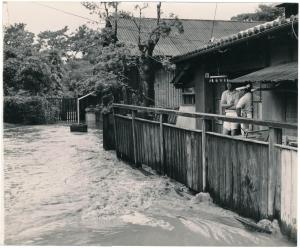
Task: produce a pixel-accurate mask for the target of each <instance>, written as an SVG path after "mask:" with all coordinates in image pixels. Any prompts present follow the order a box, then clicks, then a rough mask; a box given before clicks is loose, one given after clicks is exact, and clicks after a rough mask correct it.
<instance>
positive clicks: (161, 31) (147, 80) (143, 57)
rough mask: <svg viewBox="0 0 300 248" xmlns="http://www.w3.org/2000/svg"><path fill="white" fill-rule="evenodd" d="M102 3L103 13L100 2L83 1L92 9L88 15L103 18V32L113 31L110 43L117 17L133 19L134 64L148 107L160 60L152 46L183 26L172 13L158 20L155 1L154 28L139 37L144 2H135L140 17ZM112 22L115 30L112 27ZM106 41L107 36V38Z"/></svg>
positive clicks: (115, 34)
mask: <svg viewBox="0 0 300 248" xmlns="http://www.w3.org/2000/svg"><path fill="white" fill-rule="evenodd" d="M102 4H104V7H105V8H104V12H103V10H102V9H101V5H99V4H95V3H85V4H84V6H85V7H86V8H88V9H90V10H91V14H95V13H96V14H97V15H98V16H99V17H100V18H105V21H106V26H105V29H104V31H105V32H107V33H108V34H109V33H110V34H113V35H111V36H108V37H110V42H111V43H112V44H114V43H116V40H117V36H118V33H117V30H118V20H119V19H120V18H127V19H130V20H132V22H133V24H134V25H135V27H136V29H137V31H138V34H139V35H138V42H137V44H136V45H137V48H138V50H139V60H138V63H137V66H138V67H139V71H140V75H141V79H142V85H141V88H142V92H143V95H144V101H143V105H144V106H149V105H151V104H153V103H154V72H155V66H156V64H157V63H161V62H160V61H159V60H158V59H157V58H153V52H154V49H155V47H156V45H157V43H158V42H159V40H160V39H161V38H164V37H167V36H168V35H169V34H170V33H171V32H172V31H174V30H176V31H177V32H179V33H182V32H183V26H182V23H181V21H180V20H179V19H178V18H177V17H176V16H175V15H174V14H172V15H170V18H171V19H168V20H162V19H161V3H158V4H157V11H156V13H157V16H156V22H155V24H156V25H155V26H154V27H153V29H152V30H151V31H150V32H149V34H148V35H147V36H146V37H144V36H142V33H144V32H143V30H142V29H143V25H142V19H143V17H142V12H143V10H144V9H145V8H147V7H148V5H147V4H144V5H141V6H140V5H136V6H135V9H136V10H138V11H139V16H138V17H135V16H133V14H130V13H125V12H124V11H120V10H118V4H116V3H115V4H113V3H110V5H106V4H105V3H102ZM109 7H110V8H112V9H113V11H111V12H110V11H108V8H109ZM112 23H113V24H114V29H113V28H112V27H113V25H112ZM108 40H109V39H108Z"/></svg>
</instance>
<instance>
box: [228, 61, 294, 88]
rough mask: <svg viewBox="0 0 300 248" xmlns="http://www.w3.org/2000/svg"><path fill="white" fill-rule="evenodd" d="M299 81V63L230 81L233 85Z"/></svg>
mask: <svg viewBox="0 0 300 248" xmlns="http://www.w3.org/2000/svg"><path fill="white" fill-rule="evenodd" d="M297 79H298V62H290V63H285V64H280V65H275V66H269V67H266V68H264V69H261V70H258V71H255V72H252V73H250V74H247V75H244V76H241V77H239V78H235V79H232V80H230V81H231V82H232V83H244V82H264V81H268V82H281V81H294V80H297Z"/></svg>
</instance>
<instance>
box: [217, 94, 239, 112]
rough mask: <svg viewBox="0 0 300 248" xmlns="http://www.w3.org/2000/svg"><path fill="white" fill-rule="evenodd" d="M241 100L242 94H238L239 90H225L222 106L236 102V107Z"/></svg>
mask: <svg viewBox="0 0 300 248" xmlns="http://www.w3.org/2000/svg"><path fill="white" fill-rule="evenodd" d="M239 99H240V92H238V91H237V90H232V91H229V90H225V91H224V92H223V93H222V97H221V104H230V103H231V102H232V101H234V106H236V105H237V103H238V101H239ZM226 111H228V110H225V112H226ZM231 111H232V110H231Z"/></svg>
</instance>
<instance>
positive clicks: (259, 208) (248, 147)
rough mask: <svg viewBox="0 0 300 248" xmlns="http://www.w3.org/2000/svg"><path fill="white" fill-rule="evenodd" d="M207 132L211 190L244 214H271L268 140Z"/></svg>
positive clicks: (208, 175) (216, 196) (252, 215)
mask: <svg viewBox="0 0 300 248" xmlns="http://www.w3.org/2000/svg"><path fill="white" fill-rule="evenodd" d="M206 136H207V139H206V142H207V143H206V144H207V148H206V150H207V158H206V159H207V168H208V174H207V182H208V191H209V192H210V193H211V194H212V196H213V198H214V200H215V201H216V202H217V203H219V204H221V205H223V206H226V207H228V208H230V209H233V210H235V211H237V212H238V213H241V214H242V215H244V216H248V217H252V218H254V219H263V218H265V217H267V199H268V143H266V142H254V141H251V140H245V139H234V138H233V137H230V136H225V135H218V134H215V133H207V135H206Z"/></svg>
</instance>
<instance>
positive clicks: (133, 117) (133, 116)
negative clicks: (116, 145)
mask: <svg viewBox="0 0 300 248" xmlns="http://www.w3.org/2000/svg"><path fill="white" fill-rule="evenodd" d="M131 114H132V115H131V116H132V138H133V157H134V164H135V165H136V166H137V164H138V163H137V149H136V137H135V136H136V135H135V110H132V111H131Z"/></svg>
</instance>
